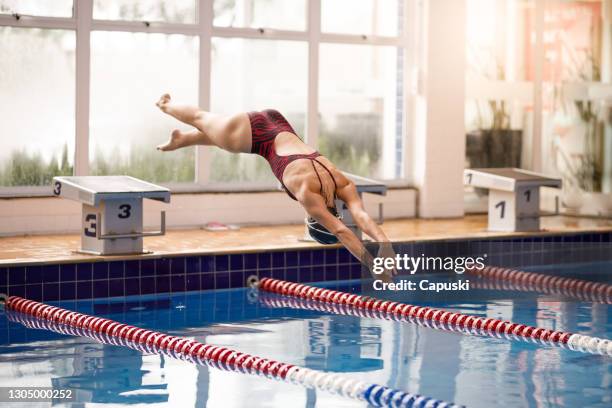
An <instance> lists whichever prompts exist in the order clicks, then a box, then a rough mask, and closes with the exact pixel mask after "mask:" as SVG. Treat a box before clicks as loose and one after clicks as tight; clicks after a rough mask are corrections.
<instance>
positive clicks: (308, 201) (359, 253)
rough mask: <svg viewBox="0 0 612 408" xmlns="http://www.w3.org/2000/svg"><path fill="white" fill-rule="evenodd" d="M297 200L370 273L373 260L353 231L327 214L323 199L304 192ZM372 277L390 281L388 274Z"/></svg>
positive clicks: (314, 194)
mask: <svg viewBox="0 0 612 408" xmlns="http://www.w3.org/2000/svg"><path fill="white" fill-rule="evenodd" d="M297 198H298V200H299V201H300V203H301V204H302V206H303V207H304V209H305V210H306V212H307V213H308V214H309V215H310V216H311V217H312V218H314V219H315V220H316V221H317V222H318V223H320V224H321V225H323V226H324V227H325V228H326V229H327V230H328V231H329V232H331V233H332V234H334V235H335V236H336V237H338V240H340V242H341V243H342V245H344V247H345V248H346V249H348V250H349V252H350V253H351V254H353V256H355V258H357V259H359V261H360V262H361V264H362V265H365V266H366V267H367V268H368V270H369V271H370V273H372V268H373V264H374V258H373V257H372V255H371V254H370V253H369V252H368V251H367V250H366V248H365V247H364V245H363V243H362V242H361V241H360V240H359V238H357V236H355V234H354V233H353V231H351V230H350V229H349V228H348V227H347V226H346V225H344V223H343V222H342V221H340V220H339V219H338V218H336V217H335V216H333V215H332V214H331V213H330V212H329V210H328V209H327V206H326V205H325V200H324V199H323V197H321V195H320V194H317V193H313V192H306V193H302V194H300V195H299V196H297ZM372 276H373V277H374V279H382V280H384V281H390V280H391V277H390V276H389V274H382V275H375V274H373V273H372Z"/></svg>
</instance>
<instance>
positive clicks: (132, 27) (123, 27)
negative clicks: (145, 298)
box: [0, 0, 417, 198]
mask: <svg viewBox="0 0 612 408" xmlns="http://www.w3.org/2000/svg"><path fill="white" fill-rule="evenodd" d="M321 1H325V0H306V2H305V4H306V10H304V12H305V17H306V29H305V31H292V30H277V29H269V28H265V27H262V28H245V27H216V26H213V20H214V8H213V7H214V4H213V3H214V0H194V2H195V10H196V19H195V21H196V22H195V23H166V22H158V21H123V20H96V19H94V18H93V0H74V1H73V13H72V17H40V16H29V15H20V14H13V15H9V14H0V27H4V26H10V27H18V28H41V29H64V30H72V31H75V32H76V74H75V89H76V90H75V105H76V106H75V118H74V120H75V130H76V136H75V153H74V175H75V176H86V175H89V164H90V163H89V138H90V137H89V136H90V134H89V133H90V132H89V117H90V91H91V89H90V81H91V78H90V64H91V52H90V46H91V42H90V40H91V33H92V32H93V31H119V32H132V33H151V34H152V33H159V34H182V35H188V36H194V37H198V38H199V44H200V47H199V56H198V57H199V58H198V59H199V68H198V70H199V72H198V80H199V81H198V103H199V105H200V107H202V109H205V110H208V109H210V100H211V95H210V93H211V92H210V90H211V79H212V78H211V58H210V55H211V43H212V39H213V38H215V37H221V38H240V39H259V40H284V41H299V42H305V43H307V45H308V74H307V86H308V89H307V105H306V131H305V139H306V142H307V143H308V144H309V145H311V146H312V147H314V148H317V147H318V129H319V118H318V112H319V92H318V89H319V50H320V47H319V46H320V44H324V43H331V44H358V45H370V46H371V45H374V46H394V47H397V48H402V49H403V53H402V54H403V58H404V61H403V66H404V70H403V78H402V79H403V89H402V94H403V100H402V106H403V107H404V109H403V113H404V114H403V125H402V135H401V139H402V140H401V141H402V163H401V172H400V176H399V178H397V179H393V180H388V181H387V184H389V185H390V186H391V187H395V188H400V187H409V186H411V182H412V171H411V168H410V166H408V165H407V163H406V161H407V159H408V158H409V157H411V156H410V153H411V150H410V145H411V143H410V142H409V141H410V139H411V138H412V135H411V134H412V132H411V129H410V128H409V127H408V126H407V123H410V122H409V120H410V118H409V116H411V109H410V107H411V106H412V97H413V95H414V94H415V92H414V91H412V90H411V88H413V87H411V86H409V80H410V78H411V77H412V75H411V73H410V71H411V70H410V67H411V66H412V65H411V63H412V62H413V61H414V60H415V50H416V49H417V48H416V44H415V38H416V36H415V35H414V34H415V33H414V30H413V28H411V25H410V24H409V23H410V19H409V16H410V15H411V14H412V9H413V7H412V6H411V5H410V4H409V3H410V2H409V1H408V0H398V1H399V2H401V7H402V8H403V11H404V12H403V16H402V18H403V21H402V25H403V30H402V31H401V33H399V34H398V36H393V37H388V36H377V35H365V34H364V35H354V34H336V33H325V32H322V31H321ZM211 149H212V148H211V147H207V146H196V152H195V161H196V162H195V174H194V182H190V183H159V184H161V185H166V186H169V187H174V189H176V190H177V191H178V192H181V193H202V192H236V191H240V190H242V191H277V190H278V188H279V183H209V178H210V177H209V176H210V172H211V169H210V163H211V160H210V158H211ZM51 195H52V194H51V187H50V186H49V187H47V186H19V187H1V186H0V197H4V198H6V197H9V198H11V197H15V198H16V197H41V196H51Z"/></svg>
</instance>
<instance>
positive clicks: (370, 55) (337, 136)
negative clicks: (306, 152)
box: [319, 44, 403, 179]
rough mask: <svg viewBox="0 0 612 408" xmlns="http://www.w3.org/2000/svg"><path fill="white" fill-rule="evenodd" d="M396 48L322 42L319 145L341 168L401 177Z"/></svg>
mask: <svg viewBox="0 0 612 408" xmlns="http://www.w3.org/2000/svg"><path fill="white" fill-rule="evenodd" d="M400 53H401V50H399V49H397V48H395V47H377V46H361V45H341V44H322V45H321V54H320V55H321V57H320V71H319V112H320V115H321V116H320V117H321V120H320V125H319V150H320V151H321V153H322V154H324V155H326V156H327V157H328V158H329V159H330V160H331V161H332V162H334V163H335V164H336V165H337V166H338V167H339V168H340V169H342V170H344V171H348V172H350V173H355V174H358V175H362V176H366V177H375V178H382V179H392V178H396V177H397V176H399V172H400V166H401V157H402V156H401V155H402V140H403V137H402V135H403V127H402V122H403V120H402V116H403V110H402V108H401V106H402V100H403V96H402V90H403V85H402V83H403V81H402V77H403V75H402V73H401V71H402V65H401V60H402V59H401V58H398V55H400ZM347 66H350V67H351V68H350V69H346V67H347Z"/></svg>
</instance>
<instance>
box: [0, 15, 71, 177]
mask: <svg viewBox="0 0 612 408" xmlns="http://www.w3.org/2000/svg"><path fill="white" fill-rule="evenodd" d="M75 41H76V40H75V35H74V32H73V31H64V30H40V29H30V28H11V27H0V84H2V85H1V86H0V100H2V101H3V102H2V103H0V118H2V120H0V186H35V185H50V184H51V178H52V177H53V176H55V175H71V174H72V166H73V162H74V161H73V157H74V138H75V136H74V135H75V130H74V129H75V116H74V115H75V114H74V92H75V88H74V87H75V58H74V52H75Z"/></svg>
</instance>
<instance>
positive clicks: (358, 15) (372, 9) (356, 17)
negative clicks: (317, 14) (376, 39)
mask: <svg viewBox="0 0 612 408" xmlns="http://www.w3.org/2000/svg"><path fill="white" fill-rule="evenodd" d="M402 14H403V12H402V0H323V1H321V31H323V32H325V33H341V34H364V35H381V36H396V35H398V34H399V33H400V32H401V15H402Z"/></svg>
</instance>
